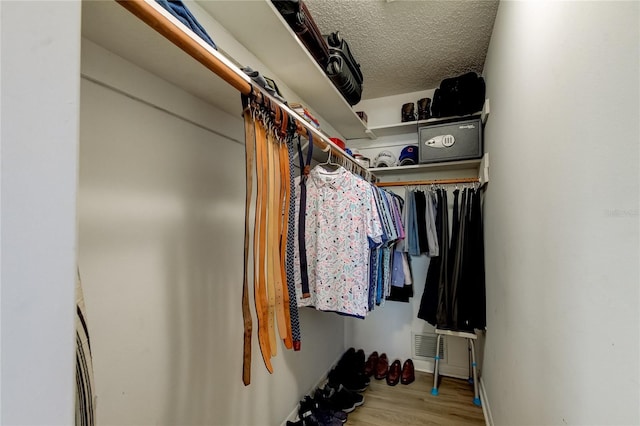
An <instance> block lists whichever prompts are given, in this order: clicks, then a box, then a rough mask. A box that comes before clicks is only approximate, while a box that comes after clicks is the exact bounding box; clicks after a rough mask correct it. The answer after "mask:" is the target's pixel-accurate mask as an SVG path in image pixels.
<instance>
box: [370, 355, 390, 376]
mask: <svg viewBox="0 0 640 426" xmlns="http://www.w3.org/2000/svg"><path fill="white" fill-rule="evenodd" d="M388 372H389V360H388V359H387V354H384V353H383V354H381V355H380V356H379V357H378V362H377V363H376V367H375V370H374V372H373V377H375V378H376V379H377V380H382V379H384V378H385V377H387V373H388Z"/></svg>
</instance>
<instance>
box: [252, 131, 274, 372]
mask: <svg viewBox="0 0 640 426" xmlns="http://www.w3.org/2000/svg"><path fill="white" fill-rule="evenodd" d="M255 128H256V176H257V186H258V192H257V197H256V214H255V222H254V223H255V224H254V231H253V232H254V233H253V235H254V244H253V262H254V299H255V305H256V317H257V318H258V343H259V344H260V352H261V353H262V360H263V361H264V364H265V366H266V367H267V370H268V371H269V372H270V373H273V367H272V365H271V345H270V342H269V340H270V339H269V321H268V317H269V312H268V303H267V288H266V283H265V272H266V271H265V260H266V259H265V248H266V247H265V244H266V233H267V229H266V228H267V199H266V197H267V183H268V182H267V180H268V179H267V177H268V170H267V164H266V163H267V137H266V130H265V128H264V125H263V123H262V122H260V121H259V120H258V121H256V123H255ZM256 236H257V237H256ZM271 325H272V326H273V322H272V323H271Z"/></svg>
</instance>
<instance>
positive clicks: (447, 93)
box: [431, 72, 486, 117]
mask: <svg viewBox="0 0 640 426" xmlns="http://www.w3.org/2000/svg"><path fill="white" fill-rule="evenodd" d="M485 93H486V87H485V83H484V78H482V77H481V76H478V75H477V74H476V73H475V72H469V73H466V74H462V75H460V76H458V77H452V78H445V79H444V80H442V82H441V83H440V88H438V89H436V91H435V92H434V94H433V102H432V104H431V116H432V117H449V116H452V115H467V114H473V113H475V112H478V111H480V110H482V106H483V105H484V98H485Z"/></svg>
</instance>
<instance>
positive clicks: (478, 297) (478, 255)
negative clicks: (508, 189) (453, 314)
mask: <svg viewBox="0 0 640 426" xmlns="http://www.w3.org/2000/svg"><path fill="white" fill-rule="evenodd" d="M481 210H482V206H481V199H480V191H479V190H469V193H468V201H467V207H466V209H465V222H466V227H465V231H464V246H465V251H466V255H465V256H464V257H463V262H462V267H461V273H460V280H459V284H458V285H459V290H458V294H459V296H458V311H457V318H456V319H457V321H456V322H457V327H458V328H459V329H461V330H473V329H474V328H477V329H483V328H485V326H486V293H485V291H486V290H485V269H484V235H483V234H484V232H483V227H482V211H481Z"/></svg>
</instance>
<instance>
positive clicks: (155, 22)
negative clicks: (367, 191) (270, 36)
mask: <svg viewBox="0 0 640 426" xmlns="http://www.w3.org/2000/svg"><path fill="white" fill-rule="evenodd" d="M116 1H117V2H118V3H119V4H120V5H121V6H122V7H124V8H125V9H127V10H128V11H129V12H131V13H132V14H134V15H135V16H137V17H138V18H139V19H140V20H141V21H143V22H144V23H146V24H147V25H148V26H150V27H151V28H153V29H154V30H156V31H157V32H158V33H160V34H161V35H162V36H164V37H165V38H166V39H167V40H169V41H170V42H172V43H173V44H175V45H176V46H178V47H179V48H180V49H182V50H183V51H184V52H185V53H187V54H188V55H189V56H191V57H192V58H194V59H195V60H196V61H198V62H200V63H201V64H202V65H204V66H205V67H206V68H207V69H209V70H210V71H213V72H214V73H215V74H216V75H217V76H218V77H220V78H222V79H223V80H224V81H226V82H227V83H229V84H230V85H231V86H232V87H233V88H235V89H236V90H238V91H239V92H240V93H242V94H243V95H247V96H248V95H250V94H251V92H252V86H253V87H254V89H253V92H254V93H258V96H267V97H269V98H270V99H271V101H272V102H273V103H275V104H277V105H279V106H280V107H281V108H283V109H284V110H285V111H287V113H288V114H289V115H290V116H291V117H293V118H294V119H295V120H296V123H297V125H298V133H300V134H301V135H302V136H305V137H307V138H308V137H309V133H312V134H313V143H314V145H316V146H318V147H319V148H320V149H322V150H323V151H325V152H327V151H330V153H331V155H336V156H338V157H341V158H344V159H346V160H348V161H350V162H351V163H352V164H353V165H354V166H355V167H356V168H357V169H358V170H360V171H362V172H363V175H364V176H367V175H368V176H371V180H372V181H376V180H377V179H376V177H375V176H374V175H373V174H372V173H371V172H369V170H368V169H366V168H364V167H362V166H361V165H360V164H359V163H358V162H357V161H355V160H354V159H353V158H352V157H350V156H349V155H347V154H346V153H345V152H344V151H342V150H341V149H340V148H339V147H338V146H337V145H336V144H334V143H333V142H331V141H330V140H329V138H327V137H326V136H325V135H323V134H322V133H320V132H319V131H318V130H317V129H315V128H314V127H313V126H312V125H311V124H309V123H307V122H306V121H305V120H304V119H303V118H302V117H300V116H299V115H298V114H297V113H296V112H295V111H293V110H292V109H290V108H289V107H288V106H286V105H284V104H283V103H282V102H280V101H278V100H277V99H275V98H274V97H272V96H270V95H269V94H268V93H263V92H262V91H260V88H259V87H256V86H254V85H252V83H251V79H250V78H249V77H248V76H247V75H245V73H244V72H242V70H240V69H239V68H238V67H236V66H235V65H234V64H232V63H231V61H229V60H228V59H226V58H225V57H224V56H222V55H221V54H220V53H218V52H217V51H215V50H209V49H210V48H209V47H208V45H207V47H204V46H203V44H204V42H202V41H199V37H198V36H196V35H195V34H194V35H193V36H191V35H190V34H188V33H186V32H185V31H183V30H182V29H181V28H179V27H178V26H176V25H175V24H174V23H173V22H171V21H170V20H169V19H167V18H166V17H165V16H164V15H163V14H162V13H161V12H160V11H159V10H158V9H157V8H160V6H158V5H157V4H156V3H155V1H154V0H116ZM151 3H154V4H151Z"/></svg>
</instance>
